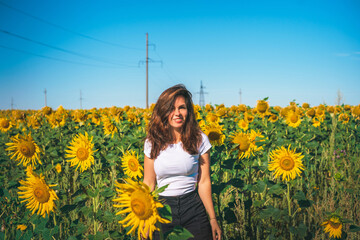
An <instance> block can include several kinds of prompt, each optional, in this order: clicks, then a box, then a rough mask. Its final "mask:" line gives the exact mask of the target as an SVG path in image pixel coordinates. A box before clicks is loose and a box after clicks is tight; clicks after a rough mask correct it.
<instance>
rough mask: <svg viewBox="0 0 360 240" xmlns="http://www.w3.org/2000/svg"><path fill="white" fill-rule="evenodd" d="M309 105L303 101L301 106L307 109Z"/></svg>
mask: <svg viewBox="0 0 360 240" xmlns="http://www.w3.org/2000/svg"><path fill="white" fill-rule="evenodd" d="M309 107H310V105H309V104H308V103H303V104H302V108H304V109H308V108H309Z"/></svg>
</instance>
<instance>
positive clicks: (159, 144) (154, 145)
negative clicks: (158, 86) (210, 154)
mask: <svg viewBox="0 0 360 240" xmlns="http://www.w3.org/2000/svg"><path fill="white" fill-rule="evenodd" d="M178 96H183V97H184V98H185V104H186V108H187V111H188V112H187V117H186V119H185V123H184V125H183V126H182V129H181V142H182V144H183V148H184V150H185V151H187V152H188V153H189V154H193V155H194V154H197V153H198V147H199V144H200V143H201V131H200V127H199V124H198V122H197V121H196V117H195V113H194V107H193V102H192V99H191V97H192V95H191V93H190V92H189V91H188V90H187V89H186V87H185V86H184V85H182V84H178V85H175V86H173V87H171V88H168V89H166V90H165V91H164V92H163V93H162V94H161V95H160V97H159V98H158V100H157V102H156V104H155V107H154V111H153V113H152V116H151V120H150V122H149V126H148V133H147V136H146V139H147V140H148V141H149V142H150V144H151V154H150V158H151V159H156V158H157V156H159V154H160V151H161V150H164V149H166V147H167V146H168V145H169V144H171V143H174V142H175V140H176V139H175V136H174V135H173V133H172V131H171V127H170V124H169V120H168V119H169V115H170V114H171V112H172V111H173V110H174V108H175V107H174V105H175V100H176V98H177V97H178Z"/></svg>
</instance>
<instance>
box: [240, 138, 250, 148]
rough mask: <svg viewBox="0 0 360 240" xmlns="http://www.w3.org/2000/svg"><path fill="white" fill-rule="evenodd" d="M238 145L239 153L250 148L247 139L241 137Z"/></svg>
mask: <svg viewBox="0 0 360 240" xmlns="http://www.w3.org/2000/svg"><path fill="white" fill-rule="evenodd" d="M239 145H240V146H239V148H240V151H242V152H245V151H246V150H248V149H249V147H250V142H249V139H248V138H247V137H241V138H240V141H239Z"/></svg>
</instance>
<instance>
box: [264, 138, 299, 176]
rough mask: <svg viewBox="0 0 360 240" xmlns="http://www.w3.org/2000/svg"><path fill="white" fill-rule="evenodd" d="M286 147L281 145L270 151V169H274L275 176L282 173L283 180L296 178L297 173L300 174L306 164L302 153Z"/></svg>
mask: <svg viewBox="0 0 360 240" xmlns="http://www.w3.org/2000/svg"><path fill="white" fill-rule="evenodd" d="M290 146H291V145H289V147H288V149H286V148H284V147H279V148H277V149H275V150H273V151H272V152H270V158H271V160H272V161H270V162H269V171H274V170H275V172H274V173H273V174H274V175H275V178H278V177H280V176H281V175H282V180H286V181H290V180H291V179H295V177H296V175H299V176H300V173H301V170H304V165H303V164H302V161H301V159H302V158H303V157H304V156H303V155H301V153H295V150H296V149H295V150H290Z"/></svg>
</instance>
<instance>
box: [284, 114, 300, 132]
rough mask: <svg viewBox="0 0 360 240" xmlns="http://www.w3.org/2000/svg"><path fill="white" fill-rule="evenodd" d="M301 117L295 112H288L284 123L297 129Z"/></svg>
mask: <svg viewBox="0 0 360 240" xmlns="http://www.w3.org/2000/svg"><path fill="white" fill-rule="evenodd" d="M301 121H302V120H301V117H300V115H299V114H298V113H297V112H294V111H289V112H288V114H287V116H286V123H287V124H288V125H289V126H291V127H293V128H297V127H298V126H299V125H300V123H301Z"/></svg>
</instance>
